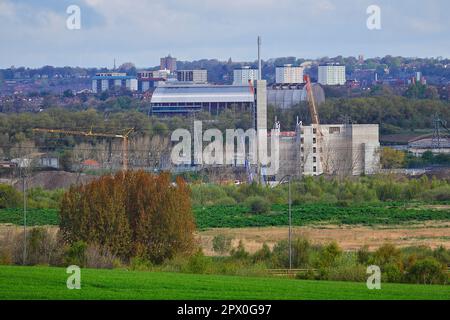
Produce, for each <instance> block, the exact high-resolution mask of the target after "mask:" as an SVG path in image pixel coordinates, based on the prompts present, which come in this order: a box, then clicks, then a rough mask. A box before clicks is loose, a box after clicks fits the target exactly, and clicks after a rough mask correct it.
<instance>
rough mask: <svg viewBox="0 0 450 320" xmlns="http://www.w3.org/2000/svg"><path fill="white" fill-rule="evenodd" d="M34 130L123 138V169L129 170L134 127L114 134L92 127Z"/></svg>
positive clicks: (38, 129) (37, 129)
mask: <svg viewBox="0 0 450 320" xmlns="http://www.w3.org/2000/svg"><path fill="white" fill-rule="evenodd" d="M33 131H34V132H44V133H61V134H66V135H74V136H83V137H99V138H112V139H122V151H123V152H122V158H123V159H122V169H123V170H124V171H126V170H128V137H129V136H130V134H131V133H132V132H133V131H134V128H132V129H127V130H126V132H125V133H124V134H114V133H98V132H93V131H92V128H91V129H90V130H89V131H74V130H63V129H47V128H35V129H33Z"/></svg>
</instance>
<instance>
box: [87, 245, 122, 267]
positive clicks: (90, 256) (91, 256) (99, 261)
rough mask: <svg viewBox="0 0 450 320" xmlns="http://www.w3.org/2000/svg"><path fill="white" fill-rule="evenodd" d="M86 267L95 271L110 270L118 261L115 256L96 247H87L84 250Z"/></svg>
mask: <svg viewBox="0 0 450 320" xmlns="http://www.w3.org/2000/svg"><path fill="white" fill-rule="evenodd" d="M85 256H86V267H88V268H96V269H112V268H114V267H115V266H117V265H118V264H120V262H119V260H118V259H117V257H116V256H115V255H113V254H112V253H110V252H108V250H106V249H102V248H101V247H99V246H96V245H89V246H88V247H87V249H86V253H85Z"/></svg>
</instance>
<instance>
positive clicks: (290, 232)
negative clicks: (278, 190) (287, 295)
mask: <svg viewBox="0 0 450 320" xmlns="http://www.w3.org/2000/svg"><path fill="white" fill-rule="evenodd" d="M285 179H288V204H289V211H288V216H289V235H288V242H289V244H288V245H289V270H291V269H292V193H291V179H292V176H291V175H286V176H284V177H283V178H281V180H280V182H279V183H278V184H281V183H282V182H283V181H284V180H285Z"/></svg>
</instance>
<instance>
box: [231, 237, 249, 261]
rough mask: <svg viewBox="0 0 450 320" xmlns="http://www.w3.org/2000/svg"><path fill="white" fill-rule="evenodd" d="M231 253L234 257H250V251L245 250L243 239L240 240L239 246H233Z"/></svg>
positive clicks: (240, 258)
mask: <svg viewBox="0 0 450 320" xmlns="http://www.w3.org/2000/svg"><path fill="white" fill-rule="evenodd" d="M230 255H231V257H232V258H234V259H238V260H243V259H247V258H248V257H249V253H248V252H247V251H245V247H244V243H243V242H242V240H240V241H239V245H238V246H237V248H233V249H232V250H231V252H230Z"/></svg>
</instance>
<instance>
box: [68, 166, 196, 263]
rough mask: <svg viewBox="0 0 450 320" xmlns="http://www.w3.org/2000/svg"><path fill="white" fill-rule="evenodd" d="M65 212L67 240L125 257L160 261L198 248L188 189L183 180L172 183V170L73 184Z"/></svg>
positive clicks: (109, 177)
mask: <svg viewBox="0 0 450 320" xmlns="http://www.w3.org/2000/svg"><path fill="white" fill-rule="evenodd" d="M60 216H61V220H60V232H61V236H62V238H63V239H64V240H65V241H66V242H67V243H69V244H71V243H74V242H77V241H84V242H86V243H89V244H94V245H98V246H100V247H101V248H104V249H107V250H108V251H109V252H111V253H113V254H116V255H118V256H120V257H121V258H123V259H129V258H131V257H142V258H146V259H149V260H150V261H152V262H154V263H161V262H162V261H164V260H165V259H168V258H171V257H173V256H175V255H177V254H182V253H189V252H191V251H192V249H193V247H194V231H195V223H194V216H193V213H192V207H191V200H190V191H189V188H188V186H187V185H186V183H185V182H184V180H182V179H181V178H178V179H177V180H176V183H174V184H172V183H171V177H170V175H169V174H167V173H163V174H160V175H153V174H149V173H146V172H144V171H127V172H125V173H122V172H120V173H117V174H116V175H115V176H103V177H101V178H99V179H97V180H94V181H92V182H90V183H88V184H86V185H80V186H73V187H71V188H70V189H69V190H68V191H67V192H66V193H65V194H64V197H63V200H62V202H61V210H60Z"/></svg>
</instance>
